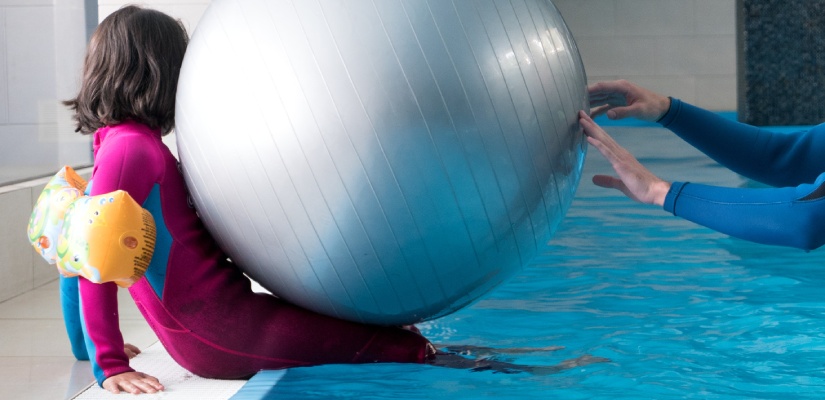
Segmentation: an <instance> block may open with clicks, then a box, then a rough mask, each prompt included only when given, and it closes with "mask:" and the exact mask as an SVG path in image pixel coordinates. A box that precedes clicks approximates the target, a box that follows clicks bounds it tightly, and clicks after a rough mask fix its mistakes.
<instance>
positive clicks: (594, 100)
mask: <svg viewBox="0 0 825 400" xmlns="http://www.w3.org/2000/svg"><path fill="white" fill-rule="evenodd" d="M587 92H588V94H589V95H590V116H591V117H592V118H596V117H597V116H599V115H602V114H604V113H607V117H608V118H610V119H622V118H627V117H634V118H638V119H641V120H644V121H651V122H654V121H657V120H659V119H660V118H662V116H663V115H665V113H666V112H667V110H669V109H670V98H668V97H665V96H662V95H659V94H656V93H654V92H651V91H650V90H647V89H644V88H642V87H639V86H636V85H635V84H633V83H630V82H628V81H626V80H618V81H609V82H599V83H595V84H593V85H590V86H588V87H587Z"/></svg>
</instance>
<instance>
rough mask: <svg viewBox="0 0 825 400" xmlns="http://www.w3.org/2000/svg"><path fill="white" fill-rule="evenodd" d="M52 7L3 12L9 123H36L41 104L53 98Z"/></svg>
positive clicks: (53, 43)
mask: <svg viewBox="0 0 825 400" xmlns="http://www.w3.org/2000/svg"><path fill="white" fill-rule="evenodd" d="M53 18H54V12H53V9H52V7H11V8H7V9H6V38H7V46H8V48H7V57H8V59H7V65H8V90H9V122H10V123H15V124H22V123H29V124H33V123H39V122H40V121H41V117H48V115H46V116H42V115H40V108H41V105H42V104H43V102H44V101H46V102H48V101H51V102H53V101H54V100H55V99H56V95H55V86H56V78H55V73H54V71H55V69H54V66H55V57H54V51H55V50H54V46H55V40H54V35H55V32H54V24H53V23H52V20H53Z"/></svg>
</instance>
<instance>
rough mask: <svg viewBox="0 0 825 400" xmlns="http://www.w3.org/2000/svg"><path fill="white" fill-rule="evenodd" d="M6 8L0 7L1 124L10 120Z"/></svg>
mask: <svg viewBox="0 0 825 400" xmlns="http://www.w3.org/2000/svg"><path fill="white" fill-rule="evenodd" d="M7 29H8V27H7V24H6V9H5V8H0V124H7V123H8V122H9V78H8V69H7V68H6V64H7V63H8V61H7V59H8V56H7V55H6V53H7V52H8V51H7V47H8V46H7V44H6V42H7V41H8V40H7V38H6V30H7Z"/></svg>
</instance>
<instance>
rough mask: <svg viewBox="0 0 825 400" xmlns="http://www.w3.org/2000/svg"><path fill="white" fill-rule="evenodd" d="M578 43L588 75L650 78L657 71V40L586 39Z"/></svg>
mask: <svg viewBox="0 0 825 400" xmlns="http://www.w3.org/2000/svg"><path fill="white" fill-rule="evenodd" d="M576 43H577V44H578V47H579V52H580V53H581V57H582V61H583V62H584V67H585V69H586V71H587V73H588V74H594V75H619V76H624V75H649V74H652V73H654V72H655V70H656V69H655V68H656V57H657V54H656V39H655V38H652V37H651V38H635V39H634V40H623V39H622V38H617V37H609V38H608V37H605V38H582V39H581V40H577V42H576Z"/></svg>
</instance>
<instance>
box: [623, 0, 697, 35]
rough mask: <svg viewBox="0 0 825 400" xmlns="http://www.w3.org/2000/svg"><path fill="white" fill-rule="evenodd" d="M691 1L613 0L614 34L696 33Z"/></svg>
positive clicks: (694, 15) (694, 14)
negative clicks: (614, 8) (614, 7)
mask: <svg viewBox="0 0 825 400" xmlns="http://www.w3.org/2000/svg"><path fill="white" fill-rule="evenodd" d="M695 17H696V13H695V11H694V2H693V1H686V0H616V34H617V35H619V36H639V35H653V36H658V35H689V34H693V33H695V28H696V22H695V20H694V18H695Z"/></svg>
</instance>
